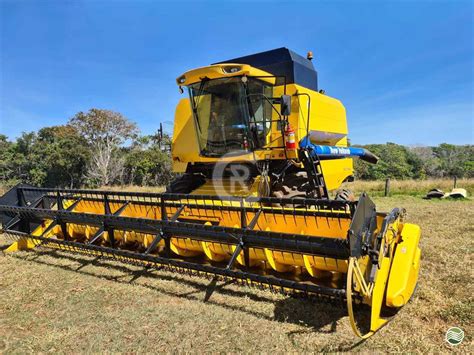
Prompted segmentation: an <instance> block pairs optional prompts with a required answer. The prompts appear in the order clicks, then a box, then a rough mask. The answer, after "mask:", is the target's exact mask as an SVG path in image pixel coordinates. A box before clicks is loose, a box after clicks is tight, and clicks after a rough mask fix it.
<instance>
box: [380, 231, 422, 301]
mask: <svg viewBox="0 0 474 355" xmlns="http://www.w3.org/2000/svg"><path fill="white" fill-rule="evenodd" d="M420 234H421V232H420V227H419V226H417V225H415V224H410V223H405V224H404V226H403V229H402V233H401V239H402V241H401V242H400V243H399V244H398V245H397V249H396V251H395V256H394V259H393V263H392V270H393V271H392V273H391V277H390V281H389V283H388V287H387V306H389V307H401V306H403V305H404V304H406V303H407V302H408V300H409V299H410V297H411V295H412V294H413V291H414V290H415V286H416V283H417V280H418V272H419V269H420V255H421V250H420V248H419V247H418V242H419V240H420Z"/></svg>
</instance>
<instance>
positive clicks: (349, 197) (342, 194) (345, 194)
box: [334, 189, 357, 202]
mask: <svg viewBox="0 0 474 355" xmlns="http://www.w3.org/2000/svg"><path fill="white" fill-rule="evenodd" d="M334 199H335V200H336V201H350V202H353V201H356V200H357V198H356V196H355V194H354V192H352V190H349V189H339V190H337V191H336V196H335V197H334Z"/></svg>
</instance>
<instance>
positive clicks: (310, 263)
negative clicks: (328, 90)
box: [0, 48, 420, 337]
mask: <svg viewBox="0 0 474 355" xmlns="http://www.w3.org/2000/svg"><path fill="white" fill-rule="evenodd" d="M177 83H178V86H179V88H180V91H181V92H184V90H183V88H187V90H188V92H189V97H188V98H184V99H182V100H181V101H180V102H179V104H178V106H177V109H176V116H175V127H174V135H173V145H172V159H173V169H174V171H175V172H177V173H181V175H180V176H179V177H178V178H177V179H176V180H175V181H173V182H172V183H171V184H170V186H169V187H168V190H167V192H166V193H163V194H153V193H133V192H110V191H92V190H62V189H45V188H35V187H31V186H28V185H18V186H16V187H14V188H13V189H11V190H10V191H9V192H7V193H6V194H5V195H4V196H3V197H1V198H0V218H1V222H2V232H3V233H5V234H6V235H7V236H10V237H11V238H14V239H15V243H13V244H12V245H11V246H10V247H9V248H8V249H7V250H6V251H7V252H12V251H16V250H22V249H28V248H33V247H35V246H42V247H53V248H60V249H64V250H68V251H71V252H86V253H88V254H91V255H97V256H103V257H111V258H114V259H117V260H120V261H123V262H132V263H138V264H142V265H146V266H149V267H152V266H157V265H159V266H165V267H168V268H170V269H173V270H178V271H181V270H189V271H191V272H192V273H197V274H200V275H205V276H211V277H214V280H213V284H215V282H216V280H217V279H218V278H223V279H232V280H236V281H237V282H240V283H243V284H247V285H250V286H258V287H265V288H268V289H270V290H272V291H279V292H283V293H285V294H291V295H300V296H310V297H313V296H316V297H318V298H319V299H323V300H340V301H342V302H347V307H348V312H349V317H350V321H351V324H352V327H353V329H354V331H355V332H356V334H358V335H359V336H361V337H367V336H370V335H371V334H373V333H374V332H375V331H377V330H378V329H379V328H380V327H381V326H383V325H384V324H385V323H386V322H387V321H388V320H389V319H390V317H392V316H393V315H394V314H395V313H396V311H397V310H398V309H400V308H401V307H402V306H403V305H405V304H406V303H407V302H408V300H409V299H410V297H411V296H412V294H413V292H414V289H415V285H416V283H417V278H418V271H419V262H420V249H419V247H418V242H419V238H420V229H419V227H418V226H416V225H413V224H409V223H405V222H404V221H403V216H404V212H403V210H400V209H394V210H392V211H391V212H390V213H380V212H377V211H376V208H375V205H374V203H373V202H372V201H371V200H370V199H369V197H368V196H367V195H366V194H362V195H361V196H360V198H359V200H358V201H356V200H355V199H354V198H353V196H352V194H351V193H350V192H349V191H347V190H342V191H341V190H340V191H338V192H337V193H336V196H335V198H334V199H330V197H329V192H328V191H331V190H336V189H338V188H339V187H340V185H341V183H342V182H344V181H348V180H351V179H352V177H353V165H352V157H355V156H357V157H360V158H361V159H364V160H366V161H369V162H372V163H376V161H377V159H378V158H377V157H376V156H374V155H373V154H371V153H370V152H368V151H366V150H364V149H361V148H354V147H348V141H347V133H348V132H347V123H346V117H345V109H344V106H343V105H342V104H341V103H340V102H339V101H338V100H336V99H333V98H330V97H328V96H326V95H325V94H324V92H322V91H318V88H317V74H316V71H315V70H314V67H313V64H312V62H311V55H308V58H303V57H301V56H299V55H297V54H295V53H294V52H292V51H290V50H288V49H286V48H280V49H276V50H272V51H268V52H263V53H258V54H254V55H251V56H246V57H241V58H236V59H233V60H230V61H226V62H222V63H217V64H213V65H210V66H208V67H203V68H199V69H195V70H191V71H188V72H186V73H185V74H183V75H182V76H180V77H179V78H178V79H177ZM354 303H356V304H358V305H360V308H361V310H362V313H361V314H362V315H363V314H364V312H363V311H364V310H368V311H367V313H366V315H367V317H369V318H370V322H369V323H370V325H369V326H367V327H365V328H367V329H363V330H361V329H360V326H359V323H360V324H361V322H360V320H361V319H360V317H359V316H357V317H356V315H355V313H354V312H353V304H354ZM315 316H317V315H315Z"/></svg>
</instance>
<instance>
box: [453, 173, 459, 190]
mask: <svg viewBox="0 0 474 355" xmlns="http://www.w3.org/2000/svg"><path fill="white" fill-rule="evenodd" d="M457 184H458V178H457V177H456V176H455V177H454V187H453V189H455V188H456V185H457Z"/></svg>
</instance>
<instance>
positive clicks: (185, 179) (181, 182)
mask: <svg viewBox="0 0 474 355" xmlns="http://www.w3.org/2000/svg"><path fill="white" fill-rule="evenodd" d="M205 182H206V178H205V176H204V175H202V174H187V173H186V174H183V175H181V176H179V177H177V178H176V179H174V180H173V181H172V182H171V183H170V184H169V186H168V187H167V188H166V192H169V193H176V194H189V193H191V192H192V191H194V190H195V189H197V188H198V187H200V186H201V185H203V184H204V183H205Z"/></svg>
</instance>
